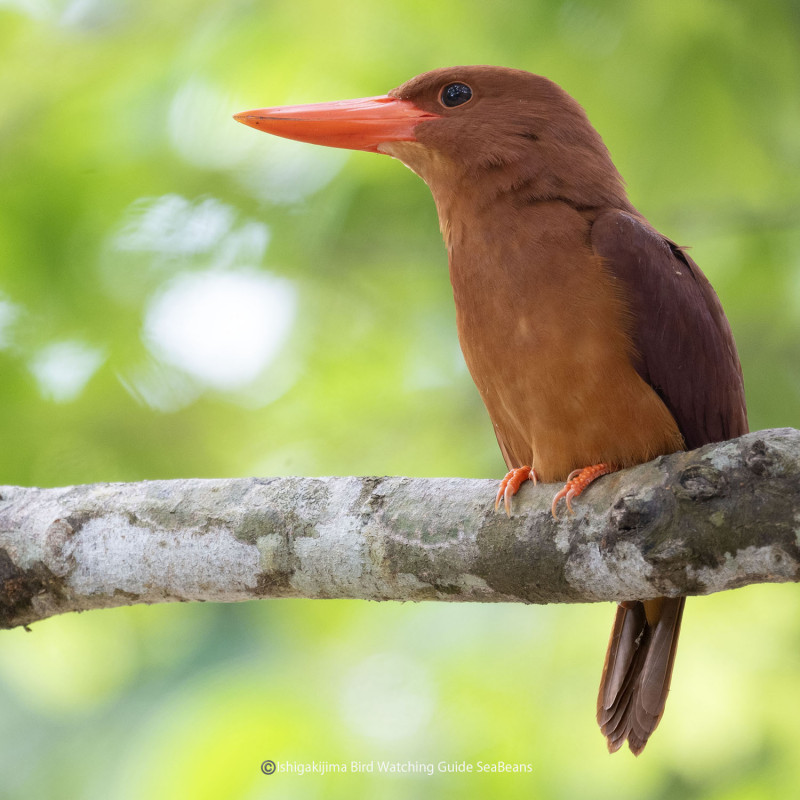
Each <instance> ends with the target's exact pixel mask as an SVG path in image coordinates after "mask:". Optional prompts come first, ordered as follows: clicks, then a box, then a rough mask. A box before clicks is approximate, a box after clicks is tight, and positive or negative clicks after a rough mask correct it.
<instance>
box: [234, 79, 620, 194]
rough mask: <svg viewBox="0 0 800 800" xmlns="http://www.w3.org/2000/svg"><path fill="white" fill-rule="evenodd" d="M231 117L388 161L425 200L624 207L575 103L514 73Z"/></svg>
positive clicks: (547, 84)
mask: <svg viewBox="0 0 800 800" xmlns="http://www.w3.org/2000/svg"><path fill="white" fill-rule="evenodd" d="M235 119H236V120H238V121H239V122H242V123H244V124H245V125H250V126H251V127H253V128H258V129H259V130H263V131H266V132H268V133H272V134H275V135H277V136H283V137H286V138H289V139H296V140H299V141H303V142H311V143H313V144H323V145H328V146H330V147H344V148H348V149H352V150H366V151H369V152H373V153H386V154H387V155H391V156H394V157H395V158H397V159H399V160H400V161H402V162H404V163H405V164H406V165H407V166H409V167H410V168H411V169H412V170H414V171H415V172H416V173H417V174H419V175H420V176H421V177H422V178H423V179H424V180H425V181H426V182H427V183H428V185H429V186H430V187H431V189H432V190H433V192H434V195H437V194H439V193H440V192H441V191H446V192H448V193H451V192H453V191H461V190H462V189H463V188H465V187H466V186H473V187H475V186H479V187H480V192H481V194H482V196H484V197H485V198H487V199H488V198H492V197H496V196H497V195H499V194H503V193H507V194H511V195H512V196H514V197H519V198H521V199H522V200H523V201H524V200H528V201H532V200H539V199H551V198H552V199H555V198H560V199H565V200H568V201H571V202H575V203H580V204H582V205H598V206H600V205H607V204H609V203H612V204H613V203H614V201H615V200H617V201H620V199H621V201H622V202H623V203H624V202H625V200H624V198H625V192H624V189H623V187H622V181H621V178H620V177H619V174H618V173H617V171H616V169H615V167H614V165H613V163H612V162H611V158H610V156H609V154H608V151H607V150H606V148H605V145H604V144H603V142H602V139H601V138H600V136H599V134H598V133H597V132H596V131H595V129H594V128H593V127H592V126H591V124H590V123H589V120H588V119H587V117H586V114H585V112H584V111H583V109H582V108H581V107H580V105H578V103H576V102H575V101H574V100H573V99H572V98H571V97H570V96H569V95H568V94H567V93H566V92H565V91H564V90H563V89H561V88H560V87H559V86H558V85H556V84H555V83H553V82H552V81H550V80H548V79H547V78H543V77H541V76H539V75H533V74H531V73H529V72H524V71H522V70H515V69H506V68H503V67H487V66H470V67H449V68H445V69H438V70H433V71H432V72H426V73H424V74H422V75H418V76H417V77H416V78H412V79H411V80H410V81H408V82H406V83H404V84H403V85H402V86H399V87H398V88H396V89H392V91H390V92H389V93H388V94H387V95H383V96H378V97H365V98H359V99H357V100H342V101H335V102H332V103H314V104H311V105H303V106H283V107H275V108H262V109H256V110H254V111H245V112H242V113H240V114H236V115H235ZM617 204H618V203H617Z"/></svg>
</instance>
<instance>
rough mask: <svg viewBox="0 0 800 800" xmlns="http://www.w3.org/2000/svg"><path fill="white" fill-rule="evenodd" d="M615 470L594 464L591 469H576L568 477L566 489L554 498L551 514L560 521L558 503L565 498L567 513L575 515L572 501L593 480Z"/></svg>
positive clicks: (606, 465) (607, 466) (604, 465)
mask: <svg viewBox="0 0 800 800" xmlns="http://www.w3.org/2000/svg"><path fill="white" fill-rule="evenodd" d="M613 471H614V468H613V467H610V466H609V465H608V464H594V465H593V466H591V467H584V468H583V469H575V470H573V471H572V472H570V474H569V475H568V476H567V482H566V484H565V485H564V488H563V489H562V490H561V491H560V492H558V494H556V496H555V497H554V498H553V504H552V505H551V506H550V513H551V514H552V515H553V518H554V519H558V514H557V513H556V509H557V507H558V501H559V500H561V498H562V497H563V498H564V502H565V503H566V505H567V511H569V513H570V514H574V513H575V512H574V511H573V509H572V500H573V499H574V498H575V497H577V496H578V495H579V494H580V493H581V492H582V491H583V490H584V489H585V488H586V487H587V486H588V485H589V484H590V483H591V482H592V481H593V480H596V479H597V478H599V477H600V476H601V475H607V474H608V473H609V472H613Z"/></svg>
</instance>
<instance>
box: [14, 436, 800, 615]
mask: <svg viewBox="0 0 800 800" xmlns="http://www.w3.org/2000/svg"><path fill="white" fill-rule="evenodd" d="M496 487H497V482H496V481H492V480H481V481H478V480H460V479H454V478H442V479H421V478H248V479H231V480H173V481H152V482H149V481H148V482H143V483H131V484H121V483H117V484H93V485H89V486H73V487H67V488H60V489H27V488H17V487H0V628H10V627H14V626H17V625H26V624H28V623H30V622H34V621H36V620H40V619H45V618H46V617H49V616H52V615H54V614H60V613H63V612H66V611H82V610H86V609H92V608H107V607H111V606H120V605H131V604H134V603H160V602H170V601H186V600H213V601H218V602H234V601H240V600H252V599H254V598H262V597H306V598H328V597H351V598H363V599H367V600H458V601H481V602H484V601H503V602H507V601H510V602H530V603H569V602H592V601H598V600H620V599H645V598H649V597H657V596H660V595H668V596H677V595H694V594H709V593H711V592H718V591H722V590H724V589H731V588H734V587H738V586H744V585H746V584H749V583H760V582H782V581H800V431H797V430H793V429H790V428H785V429H779V430H772V431H761V432H759V433H752V434H748V435H747V436H743V437H741V438H740V439H734V440H732V441H730V442H724V443H722V444H717V445H709V446H707V447H703V448H701V449H699V450H695V451H692V452H689V453H676V454H674V455H671V456H668V457H664V458H658V459H656V460H655V461H652V462H650V463H649V464H644V465H642V466H639V467H636V468H634V469H630V470H625V471H624V472H619V473H615V474H613V475H609V476H606V477H604V478H602V479H601V480H600V481H598V482H597V483H596V484H594V485H593V486H592V487H591V488H590V489H589V490H587V492H586V493H585V494H584V495H582V496H581V498H580V500H578V501H576V503H575V510H576V513H575V514H574V515H569V514H567V513H566V511H562V512H561V513H560V515H559V518H558V520H554V519H553V518H552V516H551V515H550V501H551V499H552V497H553V494H554V492H555V491H556V487H555V486H552V485H550V486H546V485H539V486H537V487H534V486H533V485H532V484H526V485H525V486H524V487H523V489H522V490H521V491H520V494H519V495H518V496H517V498H515V500H514V513H513V516H512V518H511V519H507V518H506V516H505V515H504V514H502V513H495V512H494V511H493V507H492V503H493V497H494V492H495V490H496Z"/></svg>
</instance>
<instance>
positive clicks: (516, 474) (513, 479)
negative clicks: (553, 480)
mask: <svg viewBox="0 0 800 800" xmlns="http://www.w3.org/2000/svg"><path fill="white" fill-rule="evenodd" d="M527 480H531V481H533V485H534V486H536V481H537V480H538V479H537V477H536V470H535V469H533V467H518V468H517V469H512V470H511V471H510V472H509V473H508V474H507V475H506V476H505V478H503V480H502V481H500V488H499V489H498V490H497V497H496V498H495V501H494V510H495V511H497V509H498V508H499V506H500V501H501V500H502V501H503V504H504V505H505V507H506V514H507V515H508V516H509V517H510V516H511V498H512V497H513V496H514V495H515V494H516V493H517V492H518V491H519V487H520V486H522V484H523V483H525V481H527Z"/></svg>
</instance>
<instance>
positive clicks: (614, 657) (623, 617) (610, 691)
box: [597, 597, 686, 756]
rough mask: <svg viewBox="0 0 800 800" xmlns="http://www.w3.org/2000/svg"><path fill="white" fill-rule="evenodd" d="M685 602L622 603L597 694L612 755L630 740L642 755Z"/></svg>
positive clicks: (659, 707)
mask: <svg viewBox="0 0 800 800" xmlns="http://www.w3.org/2000/svg"><path fill="white" fill-rule="evenodd" d="M685 602H686V598H685V597H674V598H670V597H659V598H656V599H655V600H646V601H644V602H639V601H636V602H626V603H621V604H620V605H619V606H618V607H617V616H616V618H615V619H614V628H613V630H612V631H611V639H610V641H609V643H608V652H607V653H606V663H605V665H604V666H603V677H602V679H601V680H600V694H599V696H598V698H597V722H598V723H599V724H600V730H602V731H603V734H604V735H605V736H606V738H607V739H608V749H609V752H611V753H614V752H616V751H617V750H619V748H620V747H622V745H623V744H624V743H625V740H626V739H627V740H628V746H629V747H630V749H631V751H632V752H633V754H634V755H637V756H638V755H639V753H641V752H642V750H644V746H645V745H646V744H647V740H648V739H649V738H650V735H651V734H652V733H653V731H654V730H655V729H656V726H657V725H658V723H659V721H660V720H661V715H662V714H663V713H664V704H665V703H666V702H667V694H668V693H669V682H670V679H671V677H672V665H673V664H674V663H675V651H676V649H677V647H678V634H679V633H680V629H681V617H683V606H684V603H685Z"/></svg>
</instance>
